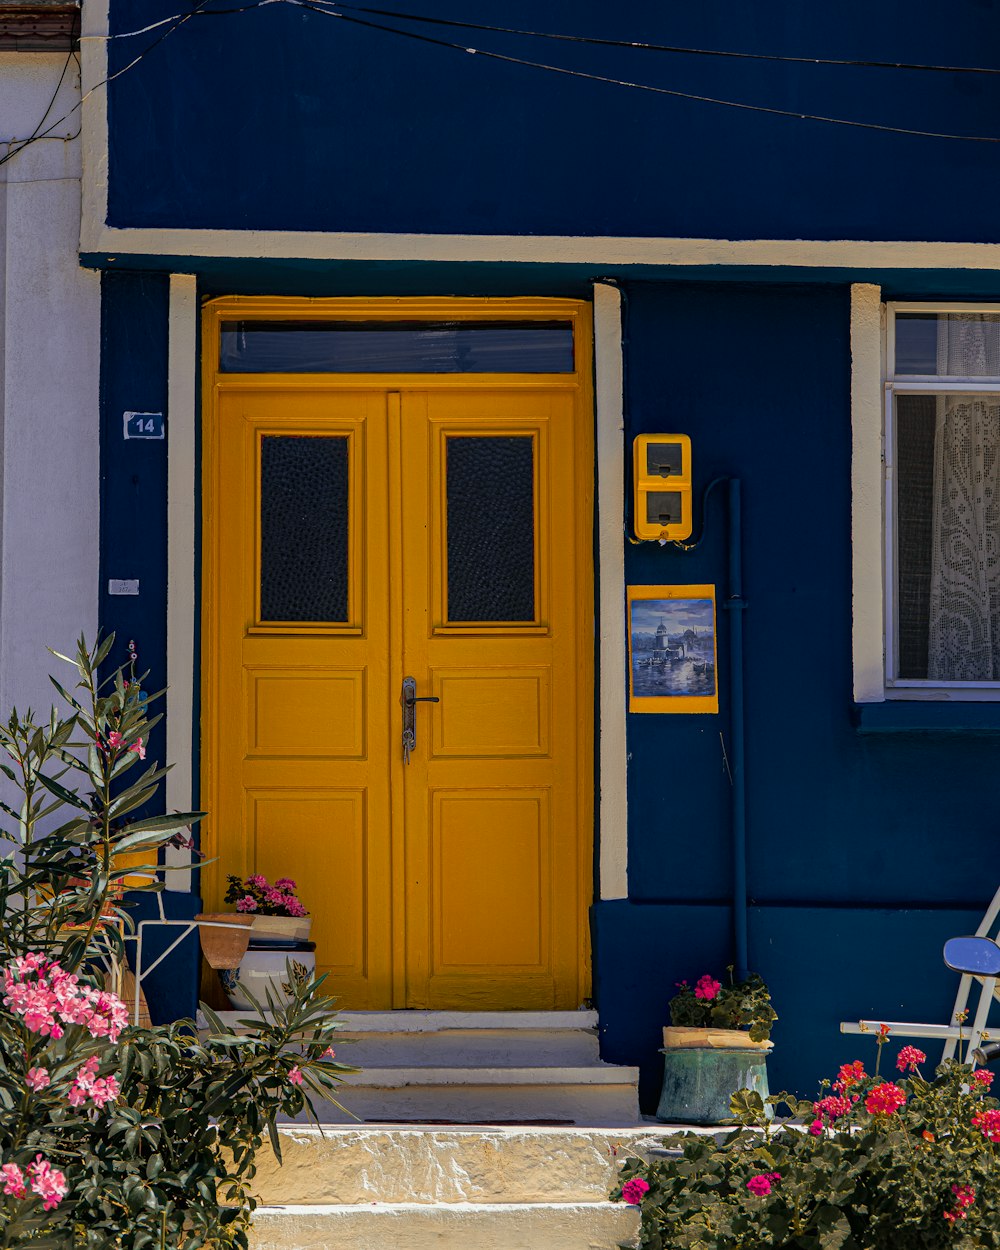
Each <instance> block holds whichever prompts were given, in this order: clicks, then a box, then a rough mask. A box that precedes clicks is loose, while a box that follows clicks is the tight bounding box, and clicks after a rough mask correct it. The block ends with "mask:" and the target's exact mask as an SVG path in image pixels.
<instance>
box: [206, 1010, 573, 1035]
mask: <svg viewBox="0 0 1000 1250" xmlns="http://www.w3.org/2000/svg"><path fill="white" fill-rule="evenodd" d="M252 1014H253V1013H252V1012H249V1011H219V1012H216V1015H217V1016H218V1017H219V1018H220V1019H221V1020H222V1021H223V1022H224V1023H225V1024H228V1025H230V1026H232V1027H235V1026H236V1024H237V1023H238V1021H240V1020H243V1019H246V1018H247V1017H248V1016H251V1015H252ZM267 1014H268V1013H266V1012H265V1015H267ZM337 1020H338V1022H339V1023H340V1025H341V1028H342V1030H343V1032H344V1034H345V1035H347V1034H350V1035H355V1034H363V1033H440V1032H444V1031H447V1030H452V1029H517V1030H522V1029H523V1030H533V1029H539V1030H545V1031H551V1030H553V1029H565V1030H567V1031H575V1030H577V1029H596V1028H597V1012H596V1011H410V1010H406V1011H402V1010H401V1011H341V1012H338V1013H337ZM198 1026H199V1028H203V1027H205V1026H206V1021H205V1020H203V1019H200V1020H199V1021H198Z"/></svg>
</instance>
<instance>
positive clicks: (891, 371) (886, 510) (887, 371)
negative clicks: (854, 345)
mask: <svg viewBox="0 0 1000 1250" xmlns="http://www.w3.org/2000/svg"><path fill="white" fill-rule="evenodd" d="M885 309H886V316H885V330H884V339H885V341H884V345H883V360H884V384H883V415H882V422H883V426H882V428H883V437H882V489H883V503H882V515H883V527H882V528H883V562H882V567H883V572H884V579H885V581H884V587H883V604H884V618H883V619H884V648H883V654H884V662H885V698H886V699H928V700H935V701H938V702H941V701H953V702H964V703H969V702H992V701H998V700H1000V681H928V680H927V679H916V678H903V677H899V676H897V673H896V664H897V643H898V638H897V634H896V622H897V620H898V616H899V610H898V601H897V600H898V586H897V581H896V536H897V508H896V476H895V471H894V465H895V456H896V428H895V397H896V396H897V395H945V394H949V393H950V394H962V395H968V394H975V393H980V394H995V395H1000V377H998V378H997V379H996V380H995V381H988V382H987V381H984V380H983V379H982V378H981V377H980V378H962V377H946V378H941V377H939V376H938V375H936V374H906V375H905V376H904V377H902V378H897V377H896V376H895V365H896V315H897V314H898V313H995V314H997V315H998V316H1000V302H998V303H992V304H991V303H948V302H946V301H933V302H927V301H925V302H912V301H904V300H899V301H889V302H887V303H886V305H885Z"/></svg>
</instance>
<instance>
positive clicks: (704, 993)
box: [694, 972, 722, 1002]
mask: <svg viewBox="0 0 1000 1250" xmlns="http://www.w3.org/2000/svg"><path fill="white" fill-rule="evenodd" d="M721 989H722V984H721V982H719V981H716V980H715V979H714V978H713V977H710V976H709V975H708V973H707V972H706V973H705V975H704V976H703V977H699V978H698V981H697V983H696V985H695V987H694V996H695V998H703V999H705V1000H706V1002H707V1001H708V1000H709V999H712V998H714V997H715V996H716V994H718V992H719V990H721Z"/></svg>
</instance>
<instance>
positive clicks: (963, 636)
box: [885, 304, 1000, 698]
mask: <svg viewBox="0 0 1000 1250" xmlns="http://www.w3.org/2000/svg"><path fill="white" fill-rule="evenodd" d="M887 366H888V372H887V385H886V415H885V423H886V431H885V434H886V436H885V483H886V492H885V517H886V559H885V568H886V626H887V631H886V634H887V636H886V684H887V686H889V687H892V688H894V690H895V691H897V692H898V693H899V694H904V695H905V693H906V692H907V691H910V692H912V693H913V694H914V696H916V695H918V694H919V693H920V692H921V691H922V690H928V689H931V688H942V689H948V690H950V691H951V695H952V697H956V696H957V697H962V695H963V692H964V693H965V695H966V697H970V698H989V697H1000V306H995V305H994V306H983V305H961V306H950V307H949V306H944V305H938V306H933V305H926V304H917V305H907V304H895V305H889V308H888V327H887Z"/></svg>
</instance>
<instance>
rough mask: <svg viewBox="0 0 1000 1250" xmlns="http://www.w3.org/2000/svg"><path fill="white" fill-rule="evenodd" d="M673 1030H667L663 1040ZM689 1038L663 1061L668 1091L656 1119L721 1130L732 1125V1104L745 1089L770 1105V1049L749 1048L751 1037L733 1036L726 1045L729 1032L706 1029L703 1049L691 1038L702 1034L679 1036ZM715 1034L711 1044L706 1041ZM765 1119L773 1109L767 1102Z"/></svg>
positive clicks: (667, 1051) (667, 1050) (671, 1049)
mask: <svg viewBox="0 0 1000 1250" xmlns="http://www.w3.org/2000/svg"><path fill="white" fill-rule="evenodd" d="M671 1032H673V1030H668V1029H664V1039H665V1040H667V1041H668V1042H669V1041H670V1040H671V1039H670V1038H669V1037H668V1036H667V1035H668V1033H671ZM677 1032H678V1033H680V1032H683V1033H684V1034H685V1035H687V1036H686V1037H685V1038H683V1039H681V1044H673V1045H669V1044H668V1045H667V1046H666V1047H665V1048H664V1049H663V1050H662V1051H661V1052H660V1053H661V1054H662V1055H663V1090H662V1092H661V1094H660V1105H659V1106H658V1107H657V1109H656V1118H657V1119H658V1120H662V1121H664V1122H665V1123H668V1124H722V1123H725V1122H726V1121H729V1122H730V1123H731V1122H732V1112H731V1111H730V1109H729V1100H730V1098H731V1097H732V1095H733V1094H734V1093H735V1092H736V1091H737V1090H740V1089H750V1090H754V1091H756V1093H758V1094H760V1096H761V1098H762V1099H766V1098H767V1096H768V1093H769V1090H768V1087H767V1052H768V1050H769V1049H770V1046H769V1045H764V1046H754V1045H753V1044H749V1043H748V1041H747V1039H746V1035H745V1034H740V1033H736V1034H734V1035H732V1041H733V1044H731V1045H727V1044H726V1042H727V1040H728V1039H727V1037H726V1031H725V1030H718V1029H705V1030H702V1032H704V1033H705V1034H706V1040H705V1041H704V1042H703V1043H701V1042H699V1041H698V1039H697V1038H695V1037H692V1036H691V1035H692V1034H695V1033H697V1032H698V1030H693V1029H686V1030H677ZM709 1034H711V1035H712V1036H711V1038H710V1040H709V1039H708V1037H707V1035H709ZM764 1114H765V1116H766V1118H767V1119H771V1117H772V1116H773V1114H774V1109H773V1108H772V1107H770V1106H768V1104H767V1103H766V1102H765V1103H764Z"/></svg>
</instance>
